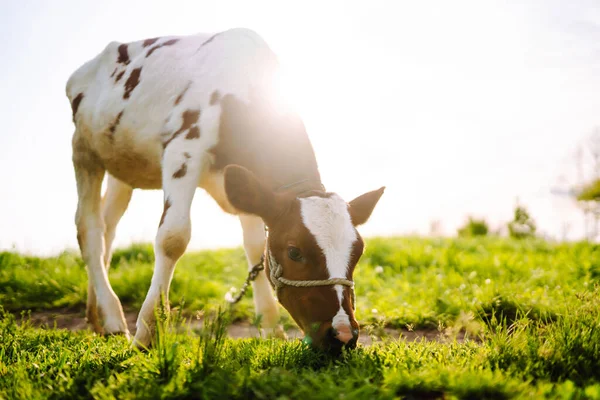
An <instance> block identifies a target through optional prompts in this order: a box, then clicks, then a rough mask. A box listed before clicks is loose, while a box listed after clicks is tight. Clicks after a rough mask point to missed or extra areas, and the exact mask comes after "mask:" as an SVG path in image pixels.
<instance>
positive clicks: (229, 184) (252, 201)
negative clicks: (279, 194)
mask: <svg viewBox="0 0 600 400" xmlns="http://www.w3.org/2000/svg"><path fill="white" fill-rule="evenodd" d="M224 175H225V193H226V194H227V199H228V200H229V202H230V203H231V205H232V206H234V207H235V208H236V209H237V210H238V211H240V212H242V213H244V214H253V215H257V216H259V217H261V218H262V219H263V220H268V219H269V217H271V216H272V215H273V214H274V212H275V210H276V208H277V207H276V203H277V202H276V196H275V193H273V191H272V190H271V189H270V188H268V187H267V186H266V185H264V184H263V183H262V182H261V181H260V180H258V178H257V177H256V175H254V174H253V173H252V172H251V171H249V170H247V169H246V168H244V167H241V166H239V165H228V166H227V167H226V168H225V171H224Z"/></svg>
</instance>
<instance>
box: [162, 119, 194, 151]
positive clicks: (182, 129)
mask: <svg viewBox="0 0 600 400" xmlns="http://www.w3.org/2000/svg"><path fill="white" fill-rule="evenodd" d="M181 118H182V119H183V122H182V123H181V127H180V128H179V129H177V131H175V133H173V135H171V137H170V138H169V139H168V140H167V141H165V142H163V149H166V148H167V146H168V145H169V143H171V141H172V140H173V139H175V138H176V137H177V136H179V135H181V134H182V133H183V132H185V131H187V130H189V129H190V128H192V126H193V125H194V124H196V123H197V122H198V119H199V118H200V110H185V111H184V112H183V114H181ZM198 134H200V132H198Z"/></svg>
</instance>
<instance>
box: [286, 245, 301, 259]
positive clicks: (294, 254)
mask: <svg viewBox="0 0 600 400" xmlns="http://www.w3.org/2000/svg"><path fill="white" fill-rule="evenodd" d="M288 257H289V258H290V259H291V260H292V261H297V262H301V261H302V259H303V257H302V252H301V251H300V249H299V248H297V247H294V246H290V247H288Z"/></svg>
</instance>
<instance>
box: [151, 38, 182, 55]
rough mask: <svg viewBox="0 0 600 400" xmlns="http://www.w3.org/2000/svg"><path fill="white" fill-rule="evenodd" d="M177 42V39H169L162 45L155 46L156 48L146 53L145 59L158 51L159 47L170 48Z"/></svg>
mask: <svg viewBox="0 0 600 400" xmlns="http://www.w3.org/2000/svg"><path fill="white" fill-rule="evenodd" d="M178 41H179V39H169V40H167V41H166V42H164V43H161V44H157V45H156V46H154V47H152V48H151V49H150V50H148V53H146V58H148V57H150V56H151V55H152V53H154V52H155V51H156V50H158V49H160V48H161V47H164V46H172V45H174V44H175V43H177V42H178Z"/></svg>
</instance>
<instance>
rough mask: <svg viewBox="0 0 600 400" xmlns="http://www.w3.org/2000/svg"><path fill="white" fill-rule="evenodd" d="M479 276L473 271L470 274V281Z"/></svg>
mask: <svg viewBox="0 0 600 400" xmlns="http://www.w3.org/2000/svg"><path fill="white" fill-rule="evenodd" d="M476 276H477V272H475V271H473V272H471V273H470V274H469V279H473V278H475V277H476Z"/></svg>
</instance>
